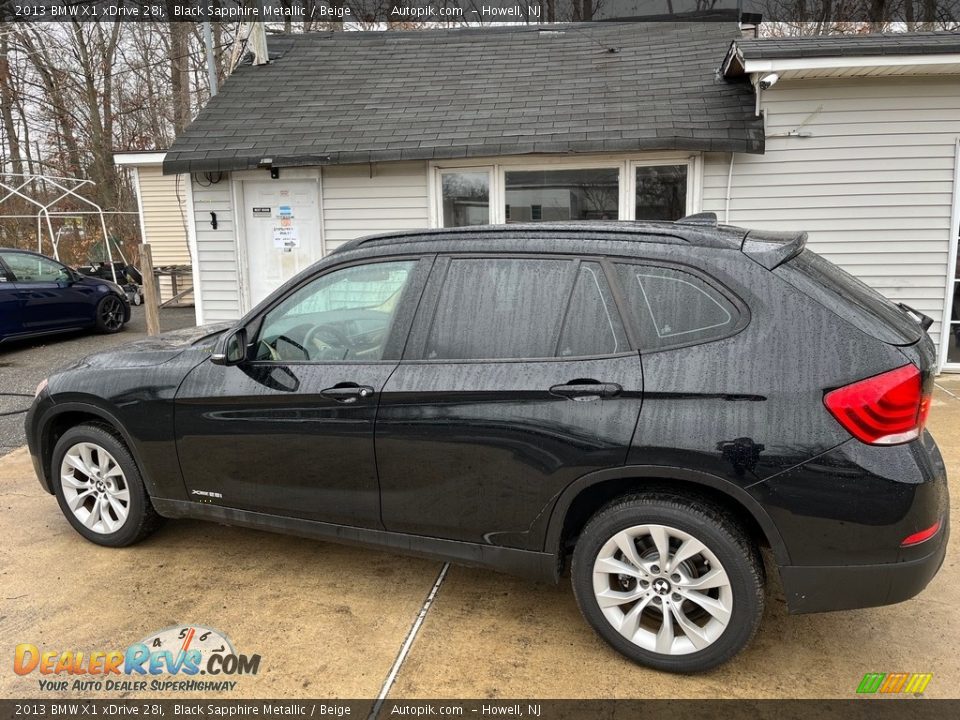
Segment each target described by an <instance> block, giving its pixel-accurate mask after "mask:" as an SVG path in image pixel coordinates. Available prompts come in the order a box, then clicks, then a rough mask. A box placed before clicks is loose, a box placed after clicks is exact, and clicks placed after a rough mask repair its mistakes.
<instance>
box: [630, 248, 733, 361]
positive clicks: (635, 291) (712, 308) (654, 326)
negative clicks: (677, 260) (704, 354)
mask: <svg viewBox="0 0 960 720" xmlns="http://www.w3.org/2000/svg"><path fill="white" fill-rule="evenodd" d="M617 275H618V278H619V280H620V284H621V286H622V287H623V292H624V295H625V296H626V299H627V303H628V305H629V307H630V310H631V311H632V312H633V315H634V318H635V319H636V323H637V328H638V330H639V334H640V343H641V350H663V349H665V348H669V347H676V346H680V345H691V344H696V343H702V342H709V341H710V340H717V339H719V338H722V337H726V336H727V335H729V334H730V333H732V332H733V330H734V329H735V328H736V327H737V324H738V322H739V319H740V313H739V311H738V310H737V307H736V306H735V305H734V304H733V303H732V302H731V301H730V300H729V299H727V298H726V297H725V296H724V295H722V294H721V293H720V292H719V291H718V290H717V289H716V288H714V287H713V286H712V285H711V284H709V283H708V282H707V281H706V280H704V279H703V278H701V277H699V276H698V275H694V274H693V273H689V272H685V271H683V270H678V269H676V268H672V267H662V266H658V265H634V264H619V265H617Z"/></svg>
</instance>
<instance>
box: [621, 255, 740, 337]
mask: <svg viewBox="0 0 960 720" xmlns="http://www.w3.org/2000/svg"><path fill="white" fill-rule="evenodd" d="M616 265H642V266H646V267H654V268H657V267H659V268H666V269H668V270H674V271H676V272H683V273H687V274H689V275H693V276H694V277H698V278H700V279H701V280H703V282H704V283H706V284H707V285H708V286H709V287H710V288H712V289H713V290H714V292H716V293H717V294H718V295H720V296H721V297H723V298H724V299H726V300H727V302H729V303H730V304H731V305H733V307H734V308H735V309H736V311H737V317H736V321H735V322H734V323H733V325H732V326H731V328H730V330H728V331H727V332H726V333H724V334H723V335H718V336H717V337H712V338H710V339H708V340H688V341H686V342H677V343H671V344H669V345H664V346H662V347H657V348H644V347H643V346H642V345H643V342H642V337H643V331H642V329H641V328H642V324H641V323H640V321H639V318H637V316H636V314H635V313H634V311H633V308H632V307H631V305H630V303H629V302H627V296H626V294H625V292H624V290H623V287H622V285H621V283H620V276H619V273H617V270H616ZM607 275H608V277H609V278H610V279H612V281H613V283H615V284H614V285H613V286H614V287H615V288H616V290H614V296H615V297H617V298H618V299H619V298H622V299H623V302H624V307H622V308H621V309H620V314H621V316H623V317H625V318H626V319H627V322H628V324H629V327H630V329H629V330H628V331H627V332H628V334H629V335H630V337H631V339H632V342H633V343H634V348H635V349H636V350H637V351H638V352H639V353H640V355H641V356H644V355H650V354H652V353H658V352H665V351H670V350H678V349H680V348H685V347H693V346H695V345H706V344H707V343H712V342H717V341H718V340H727V339H729V338H732V337H733V336H734V335H737V334H738V333H740V332H741V331H742V330H743V329H744V328H746V327H747V325H749V324H750V319H751V315H750V307H749V306H748V305H747V304H746V303H745V302H744V301H743V299H742V298H741V297H740V296H739V295H738V294H737V293H735V292H734V291H733V290H732V289H731V288H730V287H729V286H728V285H727V284H726V283H723V282H721V281H720V280H718V279H717V278H716V277H714V276H713V275H710V274H709V273H706V272H704V271H703V270H701V269H700V268H698V267H694V266H692V265H688V264H686V263H682V262H677V261H675V260H660V259H657V258H610V259H609V267H608V268H607Z"/></svg>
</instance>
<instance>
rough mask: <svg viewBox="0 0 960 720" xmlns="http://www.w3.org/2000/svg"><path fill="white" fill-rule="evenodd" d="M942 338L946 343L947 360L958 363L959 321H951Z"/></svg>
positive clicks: (959, 355)
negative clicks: (945, 334)
mask: <svg viewBox="0 0 960 720" xmlns="http://www.w3.org/2000/svg"><path fill="white" fill-rule="evenodd" d="M954 312H956V309H954ZM944 340H945V342H946V343H947V362H948V363H960V323H951V325H950V329H949V331H948V332H947V337H946V338H944Z"/></svg>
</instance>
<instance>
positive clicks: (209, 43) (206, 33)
mask: <svg viewBox="0 0 960 720" xmlns="http://www.w3.org/2000/svg"><path fill="white" fill-rule="evenodd" d="M203 45H204V47H205V48H206V51H207V77H208V78H209V80H210V97H213V96H214V95H216V94H217V58H216V56H215V55H214V54H213V31H212V30H211V29H210V21H209V20H205V21H204V23H203Z"/></svg>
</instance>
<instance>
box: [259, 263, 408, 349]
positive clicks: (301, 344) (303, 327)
mask: <svg viewBox="0 0 960 720" xmlns="http://www.w3.org/2000/svg"><path fill="white" fill-rule="evenodd" d="M414 265H416V262H415V261H412V260H411V261H406V262H392V263H374V264H371V265H356V266H353V267H348V268H344V269H343V270H336V271H334V272H332V273H329V274H328V275H324V276H323V277H320V278H317V279H316V280H314V281H313V282H311V283H309V284H307V285H305V286H304V287H302V288H300V289H299V290H298V291H296V292H295V293H293V294H292V295H290V296H289V297H288V298H287V299H286V300H284V301H283V302H281V303H280V304H279V305H278V306H277V307H275V308H274V309H273V310H271V311H270V312H269V313H268V314H267V316H266V318H264V321H263V328H262V330H261V332H260V337H259V341H258V343H257V359H258V360H286V361H304V360H314V361H317V362H334V361H343V360H357V361H370V360H380V359H381V358H382V356H383V348H384V345H385V344H386V342H387V336H388V335H389V334H390V324H391V322H392V321H393V316H394V314H395V313H396V310H397V305H398V304H399V299H400V295H401V294H402V292H403V288H404V287H406V284H407V280H408V279H409V277H410V273H411V272H412V270H413V267H414Z"/></svg>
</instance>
